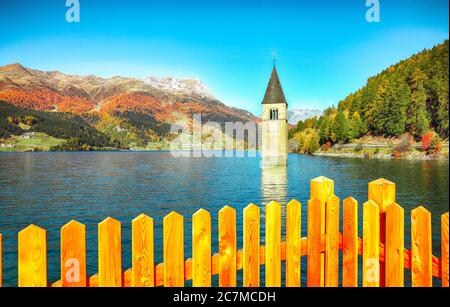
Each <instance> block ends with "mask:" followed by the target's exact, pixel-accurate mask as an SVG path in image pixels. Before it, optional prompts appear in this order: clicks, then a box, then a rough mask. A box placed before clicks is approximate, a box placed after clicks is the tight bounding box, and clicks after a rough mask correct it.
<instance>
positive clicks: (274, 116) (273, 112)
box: [270, 109, 278, 120]
mask: <svg viewBox="0 0 450 307" xmlns="http://www.w3.org/2000/svg"><path fill="white" fill-rule="evenodd" d="M270 120H278V109H271V110H270Z"/></svg>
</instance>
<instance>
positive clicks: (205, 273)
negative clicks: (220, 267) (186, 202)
mask: <svg viewBox="0 0 450 307" xmlns="http://www.w3.org/2000/svg"><path fill="white" fill-rule="evenodd" d="M211 255H212V253H211V214H210V213H209V212H208V211H206V210H204V209H200V210H198V211H197V212H196V213H195V214H194V215H193V216H192V286H194V287H211Z"/></svg>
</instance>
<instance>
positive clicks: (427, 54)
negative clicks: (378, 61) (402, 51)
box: [338, 40, 449, 138]
mask: <svg viewBox="0 0 450 307" xmlns="http://www.w3.org/2000/svg"><path fill="white" fill-rule="evenodd" d="M448 48H449V42H448V40H446V41H445V42H444V43H443V44H441V45H438V46H436V47H434V48H433V49H431V50H424V51H422V52H421V53H419V54H417V55H414V56H412V57H410V58H409V59H407V60H404V61H402V62H400V63H398V64H395V65H393V66H390V67H389V68H387V69H386V70H384V71H383V72H382V73H380V74H378V75H376V76H374V77H372V78H369V80H368V82H367V84H366V85H365V86H364V87H363V88H362V89H360V90H358V91H356V92H355V93H353V94H351V95H349V96H348V97H347V98H346V99H344V100H343V101H341V102H340V103H339V105H338V112H348V114H350V115H353V114H354V113H355V112H358V113H359V114H360V116H361V118H362V120H363V121H364V122H365V123H366V124H367V129H368V131H369V132H372V133H373V134H375V135H386V136H399V135H401V134H403V133H405V132H409V133H410V134H412V135H414V136H415V137H420V136H422V135H423V134H424V133H425V132H427V130H428V129H430V128H431V129H433V130H435V131H436V132H437V133H438V134H439V135H440V136H441V137H443V138H446V137H448V134H449V130H448V81H449V80H448V78H449V64H448V52H449V49H448Z"/></svg>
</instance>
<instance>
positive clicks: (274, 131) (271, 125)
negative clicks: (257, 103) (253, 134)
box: [262, 65, 288, 166]
mask: <svg viewBox="0 0 450 307" xmlns="http://www.w3.org/2000/svg"><path fill="white" fill-rule="evenodd" d="M262 108H263V113H262V164H263V166H285V165H287V156H288V122H287V111H288V104H287V102H286V98H285V96H284V93H283V88H282V87H281V83H280V79H279V78H278V73H277V69H276V66H275V65H274V66H273V70H272V75H271V76H270V80H269V84H268V85H267V90H266V95H265V96H264V99H263V102H262Z"/></svg>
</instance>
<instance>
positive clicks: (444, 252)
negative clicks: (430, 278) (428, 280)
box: [441, 212, 449, 287]
mask: <svg viewBox="0 0 450 307" xmlns="http://www.w3.org/2000/svg"><path fill="white" fill-rule="evenodd" d="M448 250H449V241H448V212H447V213H445V214H443V215H442V216H441V267H442V268H441V272H442V273H441V278H442V287H448V286H449V281H448V278H449V272H448V259H449V256H448Z"/></svg>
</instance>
